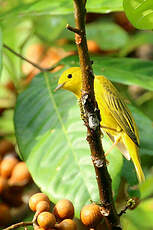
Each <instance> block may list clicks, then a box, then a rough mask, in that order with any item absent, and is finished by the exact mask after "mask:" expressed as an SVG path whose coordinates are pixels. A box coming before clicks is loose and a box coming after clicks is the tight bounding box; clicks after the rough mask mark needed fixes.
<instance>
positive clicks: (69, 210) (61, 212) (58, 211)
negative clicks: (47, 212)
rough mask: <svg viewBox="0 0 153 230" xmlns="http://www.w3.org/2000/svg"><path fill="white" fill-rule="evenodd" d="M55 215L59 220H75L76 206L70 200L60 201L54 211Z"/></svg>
mask: <svg viewBox="0 0 153 230" xmlns="http://www.w3.org/2000/svg"><path fill="white" fill-rule="evenodd" d="M53 213H54V215H55V216H56V217H57V218H58V219H61V220H63V219H73V216H74V206H73V204H72V202H71V201H70V200H66V199H63V200H59V201H58V202H57V204H56V205H55V207H54V209H53Z"/></svg>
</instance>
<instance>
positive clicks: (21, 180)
mask: <svg viewBox="0 0 153 230" xmlns="http://www.w3.org/2000/svg"><path fill="white" fill-rule="evenodd" d="M30 178H31V176H30V173H29V171H28V168H27V166H26V164H25V162H19V163H18V164H16V166H15V167H14V169H13V170H12V175H11V178H10V179H9V184H10V185H16V184H27V183H28V182H29V180H30Z"/></svg>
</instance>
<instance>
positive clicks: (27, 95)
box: [15, 72, 122, 217]
mask: <svg viewBox="0 0 153 230" xmlns="http://www.w3.org/2000/svg"><path fill="white" fill-rule="evenodd" d="M60 73H61V72H60ZM60 73H58V74H60ZM58 74H57V73H56V74H55V76H57V75H58ZM56 85H57V79H55V77H54V75H51V74H50V75H46V76H45V77H44V76H43V75H42V74H40V75H38V76H37V77H35V79H34V80H33V81H32V83H31V85H30V86H29V87H28V88H27V89H26V90H25V91H24V92H23V93H21V94H20V96H19V97H18V100H17V106H16V111H15V129H16V137H17V142H18V145H19V149H20V153H21V155H22V158H23V159H24V160H25V161H26V163H27V165H28V168H29V170H30V172H31V175H32V177H33V179H34V181H35V182H36V184H37V185H38V186H39V187H40V188H41V190H42V191H43V192H45V193H46V194H47V195H48V196H49V197H50V199H51V200H52V201H53V202H55V203H56V202H57V200H59V199H61V198H68V199H70V200H71V201H72V202H73V204H74V206H75V210H76V215H77V217H79V212H80V209H81V208H82V206H83V205H85V204H86V203H90V200H93V201H99V196H98V188H97V183H96V177H95V172H94V168H93V165H92V162H91V158H90V150H89V146H88V144H87V142H86V128H85V126H84V125H83V123H82V121H81V120H80V111H79V106H78V105H77V103H76V98H75V97H74V96H73V95H72V93H70V92H66V91H64V90H61V91H59V92H56V93H54V92H53V89H55V87H56ZM103 144H104V148H105V150H106V149H108V148H109V146H110V144H111V143H110V142H108V140H107V138H104V139H103ZM108 160H109V162H110V163H109V166H108V169H109V172H110V174H111V177H112V181H113V192H114V194H115V196H116V195H117V191H118V186H119V184H120V176H121V175H120V173H121V169H122V155H121V154H120V152H119V151H118V150H117V149H114V150H113V151H112V153H110V155H109V157H108ZM114 162H115V164H114Z"/></svg>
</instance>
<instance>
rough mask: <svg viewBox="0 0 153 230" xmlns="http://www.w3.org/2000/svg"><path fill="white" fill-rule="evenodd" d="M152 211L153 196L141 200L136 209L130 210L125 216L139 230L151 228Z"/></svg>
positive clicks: (152, 221)
mask: <svg viewBox="0 0 153 230" xmlns="http://www.w3.org/2000/svg"><path fill="white" fill-rule="evenodd" d="M152 212H153V198H151V199H147V200H145V201H143V202H141V203H140V204H139V205H138V207H137V208H136V209H134V210H128V211H127V212H126V216H125V217H124V216H123V218H125V219H128V220H129V221H130V222H131V223H132V224H133V225H134V226H135V227H136V229H137V230H139V229H145V230H149V229H152V226H153V218H152ZM128 227H129V226H128ZM128 229H131V228H128Z"/></svg>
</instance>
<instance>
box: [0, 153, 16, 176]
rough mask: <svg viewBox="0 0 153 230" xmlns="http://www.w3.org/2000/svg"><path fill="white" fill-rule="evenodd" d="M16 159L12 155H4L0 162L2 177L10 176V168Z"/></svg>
mask: <svg viewBox="0 0 153 230" xmlns="http://www.w3.org/2000/svg"><path fill="white" fill-rule="evenodd" d="M17 163H18V160H17V159H16V158H15V157H14V156H8V157H5V158H4V159H3V160H2V162H1V167H0V174H1V176H2V177H4V178H9V177H10V176H11V173H12V170H13V168H14V167H15V165H16V164H17Z"/></svg>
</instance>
